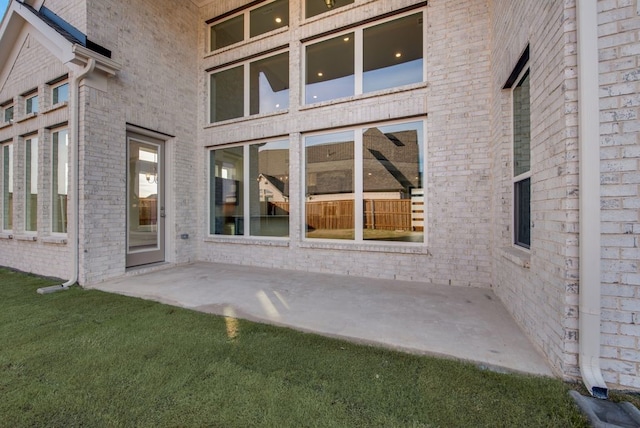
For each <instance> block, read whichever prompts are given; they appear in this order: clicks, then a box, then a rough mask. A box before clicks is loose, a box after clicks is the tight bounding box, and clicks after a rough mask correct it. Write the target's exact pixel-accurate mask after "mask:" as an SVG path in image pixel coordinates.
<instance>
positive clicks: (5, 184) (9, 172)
mask: <svg viewBox="0 0 640 428" xmlns="http://www.w3.org/2000/svg"><path fill="white" fill-rule="evenodd" d="M2 172H3V177H2V207H3V212H2V228H3V229H4V230H11V229H13V144H6V145H4V146H3V147H2Z"/></svg>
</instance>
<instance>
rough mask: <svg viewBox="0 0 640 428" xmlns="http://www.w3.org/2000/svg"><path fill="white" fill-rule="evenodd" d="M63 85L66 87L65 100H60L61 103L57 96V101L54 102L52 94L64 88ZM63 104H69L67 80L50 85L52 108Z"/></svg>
mask: <svg viewBox="0 0 640 428" xmlns="http://www.w3.org/2000/svg"><path fill="white" fill-rule="evenodd" d="M65 85H66V86H67V98H66V99H64V100H62V101H60V99H59V98H60V96H58V101H57V102H54V94H55V91H56V89H59V88H60V87H62V86H65ZM65 102H69V81H68V80H64V81H61V82H59V83H56V84H54V85H51V105H52V106H56V105H59V104H62V103H65Z"/></svg>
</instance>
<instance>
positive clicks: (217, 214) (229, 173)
mask: <svg viewBox="0 0 640 428" xmlns="http://www.w3.org/2000/svg"><path fill="white" fill-rule="evenodd" d="M209 156H210V158H209V166H210V174H211V177H210V185H209V192H210V194H209V202H210V214H209V215H210V223H209V233H210V234H211V235H247V234H249V235H251V236H279V237H286V236H289V142H288V141H285V140H282V141H271V142H263V143H257V144H247V145H244V146H236V147H227V148H222V149H215V150H211V152H210V155H209Z"/></svg>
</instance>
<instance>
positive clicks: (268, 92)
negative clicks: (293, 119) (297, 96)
mask: <svg viewBox="0 0 640 428" xmlns="http://www.w3.org/2000/svg"><path fill="white" fill-rule="evenodd" d="M258 82H259V83H258V85H259V93H260V113H269V112H272V111H276V110H283V109H287V108H289V89H283V90H282V91H279V92H274V90H273V88H272V87H271V84H270V83H269V79H267V76H266V74H264V73H263V72H260V76H259V77H258Z"/></svg>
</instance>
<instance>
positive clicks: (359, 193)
mask: <svg viewBox="0 0 640 428" xmlns="http://www.w3.org/2000/svg"><path fill="white" fill-rule="evenodd" d="M411 123H421V132H422V142H421V145H420V146H419V153H418V156H419V157H418V163H419V165H421V166H422V171H421V174H422V177H420V182H421V183H422V193H421V196H422V206H423V216H424V217H423V220H422V222H423V229H422V241H421V242H412V241H385V240H376V239H365V238H364V207H363V201H364V193H365V189H364V156H363V151H364V144H363V141H364V138H363V134H364V131H365V130H367V129H370V128H383V127H388V126H394V125H403V124H404V125H408V124H411ZM348 131H352V132H353V136H354V141H353V142H354V163H353V171H354V177H353V179H354V182H353V188H354V192H353V195H354V213H353V215H354V225H353V227H354V238H353V239H331V238H309V237H307V231H306V226H305V225H306V219H307V209H306V202H307V194H306V192H307V154H306V147H307V146H306V142H305V139H306V138H307V137H314V136H321V135H330V134H338V133H341V132H348ZM301 138H302V142H301V148H302V149H301V152H302V153H301V155H300V156H301V173H300V177H301V179H300V195H301V207H300V218H301V226H300V227H301V237H302V241H303V242H305V243H306V244H312V243H333V244H345V245H360V246H361V245H371V246H384V247H389V246H397V247H426V246H427V245H428V242H427V241H428V215H429V213H428V211H427V209H426V207H427V204H426V197H427V195H426V192H425V190H426V189H427V188H428V183H427V177H428V176H427V158H426V156H427V144H428V142H427V121H426V118H425V117H424V116H418V117H407V118H400V119H396V120H392V121H381V122H374V123H363V124H356V125H351V126H347V127H341V128H332V129H327V130H319V131H313V132H308V133H304V134H303V135H302V136H301Z"/></svg>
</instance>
